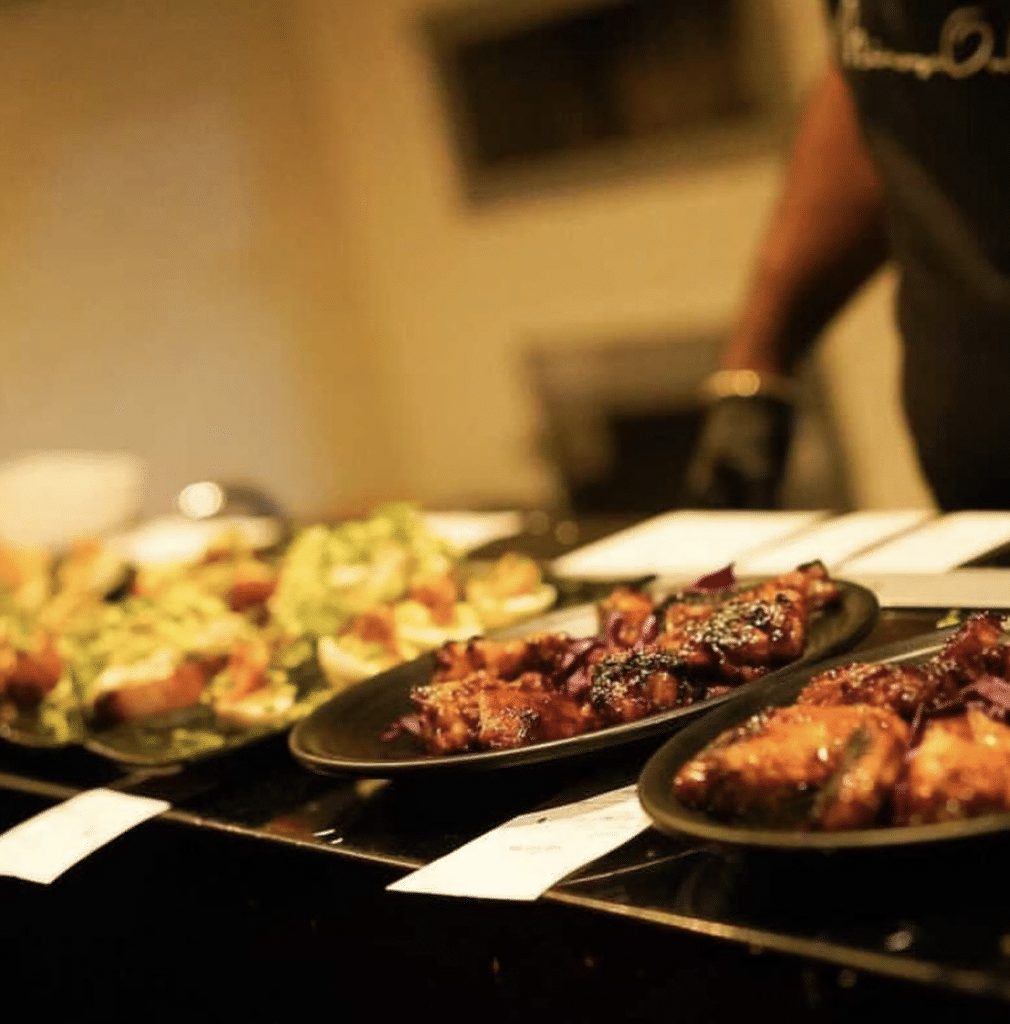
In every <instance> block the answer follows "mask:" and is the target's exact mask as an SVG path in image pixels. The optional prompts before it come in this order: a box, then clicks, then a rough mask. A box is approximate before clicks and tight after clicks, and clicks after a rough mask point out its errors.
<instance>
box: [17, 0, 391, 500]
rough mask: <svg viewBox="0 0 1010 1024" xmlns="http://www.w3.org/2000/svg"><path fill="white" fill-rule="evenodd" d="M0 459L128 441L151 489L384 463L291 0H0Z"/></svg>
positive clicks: (331, 485)
mask: <svg viewBox="0 0 1010 1024" xmlns="http://www.w3.org/2000/svg"><path fill="white" fill-rule="evenodd" d="M0 47H2V50H3V53H4V80H5V82H6V84H7V88H5V89H3V90H2V92H0V126H2V134H3V140H4V142H3V146H2V147H0V180H2V181H3V188H2V190H0V260H2V266H3V272H2V273H0V317H2V323H3V353H4V365H3V372H2V374H0V458H5V457H8V456H10V455H14V454H19V453H21V452H23V451H30V450H38V449H46V448H68V447H77V448H88V449H98V450H122V449H129V450H133V451H136V452H137V453H138V454H140V455H141V456H143V457H144V458H145V460H147V463H148V466H149V482H148V488H147V496H146V505H147V508H148V510H149V511H158V510H163V509H165V508H166V507H167V506H168V503H169V502H170V500H171V497H172V495H173V494H174V492H175V491H176V490H177V489H178V488H179V487H180V486H182V485H183V484H185V483H186V482H187V481H190V480H193V479H200V478H204V477H207V476H211V477H225V478H241V479H249V480H254V481H258V482H260V483H262V484H264V485H266V486H267V487H269V488H270V489H272V490H273V491H274V492H275V493H276V494H277V495H279V496H280V497H282V498H283V499H286V500H287V501H288V502H289V503H290V504H291V506H292V507H293V508H294V509H295V511H296V512H298V513H299V514H302V515H318V514H322V513H324V512H325V511H327V510H329V509H332V508H334V507H336V506H340V505H343V504H346V503H347V502H349V501H357V500H359V498H360V496H361V495H363V494H368V493H371V492H374V491H378V490H379V489H380V488H382V487H384V486H387V481H386V475H387V473H389V472H391V471H392V468H395V458H394V455H393V447H392V441H391V436H390V435H389V434H388V432H387V427H386V425H385V419H384V418H383V417H381V416H378V415H376V414H375V408H374V402H375V396H376V395H377V394H381V388H380V387H379V386H378V383H377V380H376V379H375V368H374V367H373V366H372V364H371V350H372V346H371V345H370V343H369V336H368V325H367V324H365V323H363V322H362V320H361V317H360V315H359V312H358V310H357V308H356V306H355V301H354V296H353V294H352V289H351V287H350V282H351V277H352V275H351V272H350V267H351V262H352V260H351V251H350V248H349V242H348V238H347V234H346V232H344V231H343V230H342V229H341V227H340V224H339V221H338V219H337V216H336V207H335V205H334V203H333V201H332V189H331V182H330V180H329V179H328V178H327V179H326V180H325V181H324V178H323V175H322V173H321V169H322V166H323V164H322V161H321V158H320V156H319V151H318V142H319V140H318V137H317V135H316V134H315V133H316V131H317V127H318V119H317V118H315V117H313V116H312V115H311V105H310V102H309V101H310V100H311V99H312V98H311V97H309V96H307V94H306V92H305V80H304V78H303V76H302V69H303V67H304V62H303V59H302V56H301V49H300V41H298V47H299V48H298V49H297V50H296V49H295V41H294V40H293V39H292V36H291V14H290V8H289V5H288V4H287V3H281V2H264V0H213V2H207V0H22V2H20V3H15V4H4V5H2V6H0Z"/></svg>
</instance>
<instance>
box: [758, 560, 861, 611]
mask: <svg viewBox="0 0 1010 1024" xmlns="http://www.w3.org/2000/svg"><path fill="white" fill-rule="evenodd" d="M778 590H795V591H797V592H798V593H799V594H800V595H801V596H802V597H803V598H804V600H805V601H806V602H807V608H808V609H809V610H810V611H812V612H813V611H820V610H821V609H822V608H826V607H827V606H828V605H829V604H833V603H834V602H835V601H837V600H838V598H839V597H840V596H841V590H840V589H839V587H838V584H837V583H836V582H835V581H834V580H833V579H831V577H830V576H829V575H828V570H827V569H825V567H824V565H823V563H822V562H808V563H807V564H806V565H801V566H800V567H799V568H798V569H794V570H793V571H792V572H786V573H783V574H782V575H781V576H776V577H775V578H774V579H770V580H765V581H764V582H763V583H759V584H758V585H757V586H755V587H753V588H751V589H750V590H748V591H746V592H745V593H744V594H741V597H744V596H747V595H752V596H753V597H756V598H758V599H766V598H768V597H770V596H773V595H774V593H775V592H776V591H778Z"/></svg>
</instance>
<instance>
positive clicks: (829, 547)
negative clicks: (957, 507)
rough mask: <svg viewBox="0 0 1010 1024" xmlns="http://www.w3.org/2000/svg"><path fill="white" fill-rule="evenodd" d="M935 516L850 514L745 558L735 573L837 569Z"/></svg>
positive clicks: (923, 512)
mask: <svg viewBox="0 0 1010 1024" xmlns="http://www.w3.org/2000/svg"><path fill="white" fill-rule="evenodd" d="M935 515H936V513H935V512H933V511H931V510H929V509H924V508H919V509H874V510H869V511H865V512H850V513H848V514H847V515H843V516H837V517H835V518H834V519H828V520H825V521H823V522H819V523H816V524H814V525H813V526H811V527H810V528H809V529H807V530H804V531H803V532H802V533H800V534H798V535H796V536H794V537H790V538H787V539H786V540H784V541H781V542H780V543H777V544H772V545H770V546H769V547H767V548H765V549H764V550H762V551H758V552H757V553H755V554H753V555H745V556H744V557H743V558H741V559H740V560H739V561H738V562H737V565H736V569H737V572H738V573H740V574H741V575H745V576H763V575H774V574H776V573H780V572H789V570H790V569H795V568H796V566H798V565H803V564H804V563H806V562H812V561H815V560H819V561H821V562H823V563H824V564H825V565H826V566H827V567H828V568H829V569H835V568H837V567H838V566H839V565H841V564H842V563H843V562H845V561H846V560H847V559H849V558H852V557H854V556H855V555H857V554H861V553H862V552H864V551H867V550H869V549H870V548H874V547H876V546H878V545H880V544H882V543H884V542H885V541H889V540H891V539H893V538H895V537H897V536H899V535H901V534H903V533H907V532H908V531H909V530H912V529H915V528H916V527H918V526H922V525H923V523H925V522H927V521H928V520H929V519H932V518H933V517H934V516H935Z"/></svg>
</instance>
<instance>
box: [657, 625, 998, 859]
mask: <svg viewBox="0 0 1010 1024" xmlns="http://www.w3.org/2000/svg"><path fill="white" fill-rule="evenodd" d="M1005 625H1006V623H1005V621H1004V620H1003V619H1002V618H1001V617H1000V616H997V615H994V614H984V613H983V614H977V615H973V616H971V617H970V618H969V619H968V620H967V621H966V622H964V623H963V624H962V625H961V626H959V627H954V628H951V629H946V630H939V631H937V632H934V633H930V634H927V635H925V636H921V637H916V638H913V639H912V640H906V641H902V642H901V643H898V644H892V645H889V646H887V647H881V648H878V649H877V650H875V651H869V652H866V654H865V655H863V656H861V659H860V660H859V661H847V660H846V659H844V658H838V659H835V660H833V661H832V662H829V663H827V664H825V665H822V666H820V667H813V666H804V667H802V668H797V669H794V670H791V671H789V672H787V673H785V674H784V675H781V676H780V677H779V678H777V679H774V680H767V681H765V682H762V683H761V684H759V685H758V686H756V687H754V688H752V689H751V690H750V691H749V692H746V693H741V694H740V695H739V696H738V697H737V698H736V699H734V700H733V701H732V702H730V703H728V704H727V705H726V706H725V707H722V708H720V709H718V710H717V711H716V712H714V713H713V714H712V715H711V716H709V717H708V718H706V719H704V720H703V721H700V722H696V723H694V724H693V725H692V726H690V727H689V728H687V729H685V730H684V731H683V732H681V733H679V734H678V735H677V736H675V737H673V738H672V739H671V740H670V741H669V742H668V743H667V744H666V745H665V746H663V747H662V748H661V749H660V750H659V751H657V752H656V754H655V755H654V756H653V757H652V759H651V760H650V761H649V762H648V764H647V765H646V767H645V769H644V771H643V772H642V775H641V778H640V780H639V796H640V799H641V801H642V805H643V806H644V808H645V809H646V811H647V812H648V813H649V814H650V815H651V817H652V818H653V821H654V822H655V824H656V825H657V827H659V828H660V829H661V830H663V831H667V832H671V833H685V832H686V833H689V834H692V835H697V836H700V837H702V838H705V839H711V840H717V841H721V842H728V843H738V844H744V845H749V846H759V847H777V848H783V849H804V848H806V849H835V848H845V847H854V848H861V847H876V846H896V845H905V844H910V843H920V842H932V841H936V840H942V839H951V838H960V837H964V836H970V835H978V834H983V833H986V832H992V831H999V830H1002V829H1007V828H1010V724H1008V723H1010V636H1008V635H1007V633H1006V632H1005V631H1004V627H1005Z"/></svg>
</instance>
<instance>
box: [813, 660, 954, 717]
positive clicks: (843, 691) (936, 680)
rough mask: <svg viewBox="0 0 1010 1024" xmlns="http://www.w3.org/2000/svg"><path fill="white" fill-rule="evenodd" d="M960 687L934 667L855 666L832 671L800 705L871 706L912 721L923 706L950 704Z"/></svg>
mask: <svg viewBox="0 0 1010 1024" xmlns="http://www.w3.org/2000/svg"><path fill="white" fill-rule="evenodd" d="M956 690H957V686H956V684H955V683H953V682H952V681H951V680H950V678H949V677H948V676H947V675H945V674H944V673H941V672H937V671H935V668H934V666H931V665H899V664H887V665H885V664H877V663H874V662H866V663H858V662H856V663H852V664H849V665H840V666H839V667H838V668H831V669H828V670H827V671H826V672H821V673H820V674H819V675H816V676H814V677H813V679H811V680H810V682H809V683H808V684H807V685H806V686H805V687H804V688H803V690H802V692H801V693H800V695H799V697H797V698H796V703H797V704H807V705H811V706H815V707H830V706H833V705H839V704H869V705H871V706H873V707H878V708H890V709H891V710H892V711H894V712H895V713H896V714H899V715H901V716H902V718H907V719H911V718H912V716H913V715H914V714H915V711H916V708H918V707H919V705H920V704H926V705H932V704H935V703H937V702H938V701H941V700H947V699H949V698H950V697H951V696H953V694H954V693H955V692H956Z"/></svg>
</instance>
